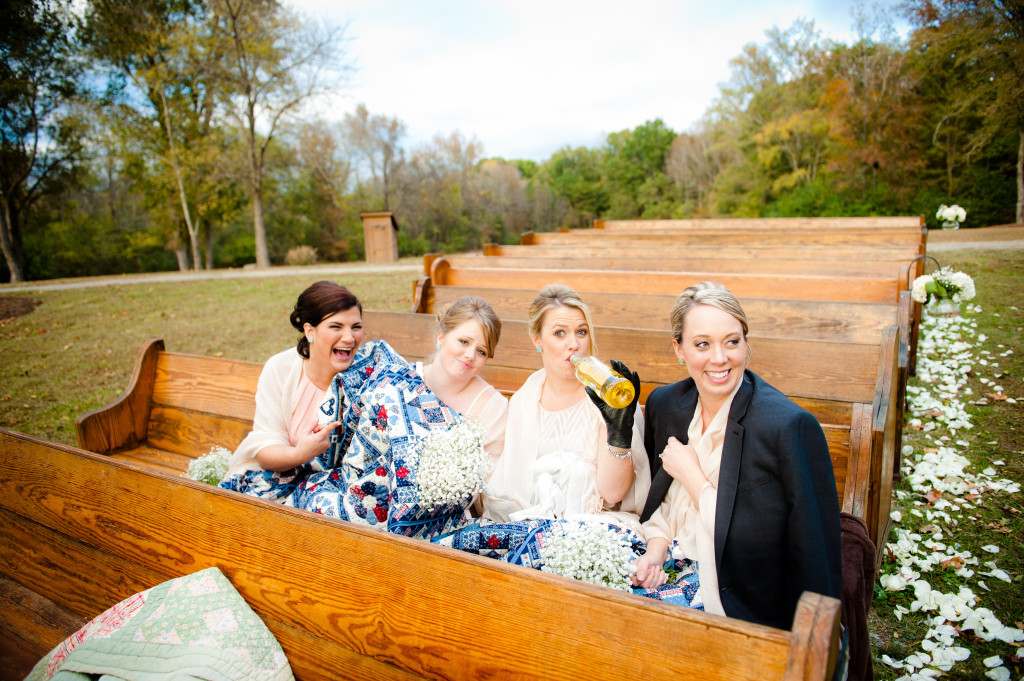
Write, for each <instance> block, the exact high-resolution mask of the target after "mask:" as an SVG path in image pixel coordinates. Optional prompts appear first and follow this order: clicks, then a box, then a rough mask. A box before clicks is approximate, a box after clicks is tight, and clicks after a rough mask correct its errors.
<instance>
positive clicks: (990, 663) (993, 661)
mask: <svg viewBox="0 0 1024 681" xmlns="http://www.w3.org/2000/svg"><path fill="white" fill-rule="evenodd" d="M981 663H982V664H983V665H985V666H986V667H988V668H989V669H992V668H993V667H1001V666H1002V665H1003V658H1001V657H999V656H998V655H993V656H992V657H986V658H985V659H984V660H982V661H981Z"/></svg>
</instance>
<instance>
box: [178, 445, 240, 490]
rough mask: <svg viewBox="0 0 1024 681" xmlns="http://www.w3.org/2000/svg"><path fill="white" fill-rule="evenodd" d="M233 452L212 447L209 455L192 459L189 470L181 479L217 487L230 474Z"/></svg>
mask: <svg viewBox="0 0 1024 681" xmlns="http://www.w3.org/2000/svg"><path fill="white" fill-rule="evenodd" d="M230 458H231V452H230V451H229V450H227V449H224V448H223V447H217V446H214V447H211V448H210V453H209V454H204V455H203V456H200V457H197V458H195V459H192V461H190V462H189V464H188V470H187V471H185V472H184V473H182V474H181V477H183V478H188V479H189V480H195V481H196V482H205V483H206V484H208V485H216V484H217V483H219V482H220V481H221V480H223V479H224V476H225V475H227V472H228V459H230Z"/></svg>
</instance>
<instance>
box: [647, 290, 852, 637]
mask: <svg viewBox="0 0 1024 681" xmlns="http://www.w3.org/2000/svg"><path fill="white" fill-rule="evenodd" d="M672 325H673V347H674V349H675V352H676V355H677V357H678V358H679V361H680V364H683V365H684V366H685V367H686V369H687V372H688V373H689V375H690V378H687V379H686V380H683V381H680V382H678V383H674V384H671V385H667V386H663V387H661V388H658V389H657V390H655V391H654V392H652V393H651V395H650V397H649V398H648V400H647V406H646V414H645V417H646V418H645V422H646V425H645V433H644V444H645V445H646V449H647V453H648V456H649V458H650V463H651V472H652V483H651V491H650V494H649V495H648V498H647V503H646V504H645V507H644V510H643V513H642V515H641V520H642V521H644V531H645V534H646V535H647V539H648V553H647V554H646V555H645V556H642V557H640V559H638V561H637V575H636V578H635V579H634V583H635V584H636V585H637V586H641V587H646V588H648V589H653V590H655V591H656V590H657V589H659V588H663V585H665V582H666V573H665V572H664V569H663V568H664V567H665V566H666V565H668V563H666V562H665V561H666V559H668V561H669V563H671V562H672V559H673V558H677V559H680V558H684V557H685V558H690V559H697V560H699V561H700V562H701V563H703V564H702V565H701V569H700V570H699V575H700V591H701V596H702V600H703V602H704V605H705V609H707V610H709V611H711V612H719V613H720V614H721V613H722V611H724V614H725V615H727V616H729V617H737V618H739V619H743V620H748V621H751V622H758V623H761V624H766V625H769V626H773V627H778V628H781V629H789V628H790V627H791V626H792V620H793V613H794V611H795V609H796V604H797V601H798V599H799V598H800V595H801V593H803V592H804V591H812V592H815V593H820V594H824V595H827V596H832V597H835V598H838V597H839V593H840V577H841V567H840V555H839V546H840V543H839V540H840V531H839V504H838V499H837V493H836V486H835V479H834V477H833V473H832V463H831V460H830V458H829V454H828V445H827V443H826V441H825V436H824V433H823V432H822V430H821V426H819V425H818V422H817V421H816V420H815V419H814V417H813V416H811V415H810V414H809V413H808V412H806V411H804V410H803V409H801V408H800V407H799V406H797V405H796V404H794V403H793V402H792V401H791V400H789V398H787V397H786V396H785V395H783V394H782V393H781V392H779V391H778V390H776V389H775V388H773V387H772V386H771V385H769V384H768V383H766V382H765V381H764V380H762V379H761V378H760V377H759V376H757V374H755V373H753V372H752V371H749V370H747V369H746V364H747V362H748V361H749V358H750V348H749V346H748V345H747V322H746V316H745V315H744V313H743V310H742V308H741V307H740V305H739V302H738V301H737V300H736V298H735V296H733V295H732V294H731V293H730V292H729V291H728V290H727V289H726V288H725V287H724V286H721V285H720V284H715V283H712V282H703V283H701V284H697V285H695V286H691V287H690V288H688V289H686V291H684V292H683V293H682V294H681V295H680V296H679V299H678V300H677V301H676V304H675V305H674V306H673V309H672ZM698 408H699V409H700V418H699V419H697V418H695V414H696V412H697V410H698ZM726 408H727V409H728V411H727V412H725V413H719V412H720V411H721V409H726ZM726 414H727V415H728V416H727V418H726ZM716 415H719V419H718V420H717V422H715V423H713V421H714V417H715V416H716ZM709 427H710V428H711V429H712V430H714V429H717V430H715V431H714V433H712V432H711V431H709V430H708V429H709ZM705 433H707V437H705V435H704V434H705ZM690 435H696V436H697V437H698V438H699V439H700V440H701V442H703V449H701V442H695V443H692V444H691V443H690V440H689V436H690ZM712 435H714V436H715V437H712ZM695 447H696V448H697V449H695ZM670 490H671V492H670ZM666 497H667V498H666ZM687 553H698V554H699V557H698V556H694V555H681V554H687ZM701 558H702V559H703V560H700V559H701ZM708 563H711V565H709V564H708ZM666 600H668V599H666Z"/></svg>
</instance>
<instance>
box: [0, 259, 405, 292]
mask: <svg viewBox="0 0 1024 681" xmlns="http://www.w3.org/2000/svg"><path fill="white" fill-rule="evenodd" d="M422 270H423V261H422V260H421V259H420V258H403V259H402V260H400V261H399V262H397V263H388V264H384V265H368V264H366V263H332V264H330V265H306V266H303V267H271V268H270V269H265V270H260V269H256V268H255V267H253V268H233V269H221V270H202V271H199V272H150V273H146V274H122V275H117V276H110V277H84V278H81V279H51V280H48V281H29V282H22V283H18V284H0V295H2V294H5V293H19V292H25V291H60V290H67V289H78V288H95V287H98V286H126V285H130V284H153V283H166V282H174V281H202V280H205V279H246V278H259V277H292V276H303V275H311V276H321V275H329V276H330V275H334V276H339V277H340V276H342V275H350V274H371V273H376V272H421V271H422Z"/></svg>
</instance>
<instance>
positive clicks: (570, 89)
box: [292, 0, 892, 161]
mask: <svg viewBox="0 0 1024 681" xmlns="http://www.w3.org/2000/svg"><path fill="white" fill-rule="evenodd" d="M881 1H882V2H883V3H884V4H885V6H891V4H892V2H891V0H881ZM292 2H293V4H294V6H296V7H297V8H298V9H300V10H301V11H303V12H305V13H307V14H311V15H314V16H322V17H327V18H329V19H331V20H333V21H335V22H337V23H347V26H348V29H347V31H346V35H347V37H348V39H349V41H348V42H347V51H348V55H349V57H350V58H351V60H352V61H353V63H354V65H355V67H356V70H355V72H354V75H353V80H352V82H351V83H350V86H349V87H347V88H345V89H344V90H342V91H340V92H339V93H338V95H337V96H335V97H334V98H332V99H331V101H330V102H325V103H322V104H321V105H320V111H319V113H320V115H322V116H324V117H325V118H328V119H332V118H337V119H340V118H342V117H343V116H344V114H345V113H346V112H350V111H353V110H354V109H355V107H356V105H357V104H359V103H364V104H365V105H366V107H367V108H368V109H369V111H370V112H371V113H373V114H385V115H388V116H397V117H398V118H399V119H401V120H402V121H403V122H404V123H405V124H406V126H407V131H408V136H407V137H406V139H405V144H404V146H405V147H406V148H407V149H412V148H414V147H416V146H419V145H421V144H424V143H426V142H429V141H430V140H431V139H432V138H433V136H434V135H435V134H438V133H441V134H445V135H447V134H448V133H450V132H452V131H455V130H459V131H460V132H462V133H463V134H464V135H465V136H466V137H467V138H472V137H474V136H475V137H476V138H477V139H478V140H479V141H480V142H481V143H483V146H484V151H485V154H486V155H487V156H501V157H504V158H507V159H512V158H525V159H533V160H535V161H543V160H546V159H547V158H548V157H550V156H551V154H552V153H554V152H555V151H556V150H558V149H559V148H561V147H563V146H566V145H568V146H572V147H578V146H587V147H593V146H599V145H601V144H602V143H603V142H604V139H605V137H606V135H607V134H608V133H610V132H616V131H619V130H624V129H627V128H634V127H636V126H638V125H641V124H643V123H644V122H645V121H648V120H653V119H655V118H661V119H662V120H663V121H665V123H666V124H667V125H668V126H669V127H670V128H672V129H673V130H675V131H676V132H682V131H685V130H687V129H688V128H690V126H692V125H693V123H694V122H695V121H696V120H697V119H699V118H700V116H701V115H702V114H703V113H704V112H705V110H706V109H707V108H708V106H709V105H710V104H711V102H712V100H713V99H714V98H715V97H716V96H717V95H718V92H719V90H718V84H719V83H722V82H724V81H726V80H728V78H729V75H730V70H729V60H730V59H732V58H733V57H735V56H737V55H739V54H740V51H741V49H742V48H743V46H744V45H745V44H747V43H751V42H753V43H763V42H764V41H765V35H764V32H765V30H766V29H768V28H770V27H772V26H778V27H780V28H788V27H789V26H791V25H792V23H793V22H794V21H795V20H796V19H798V18H801V17H803V18H807V19H812V20H814V22H815V24H816V26H817V27H818V28H819V30H821V31H822V32H823V33H824V34H825V35H826V36H828V37H831V38H833V39H835V40H839V41H842V42H846V43H851V42H853V40H854V30H853V25H854V18H853V11H852V10H853V8H854V6H855V5H857V4H858V2H857V1H856V0H804V1H800V0H725V1H724V2H714V1H713V0H712V1H710V2H709V1H708V0H674V1H673V0H634V1H633V2H629V1H628V0H615V1H614V2H606V1H604V0H545V1H537V0H476V1H475V2H474V1H471V0H438V1H434V0H352V1H342V0H292Z"/></svg>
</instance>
